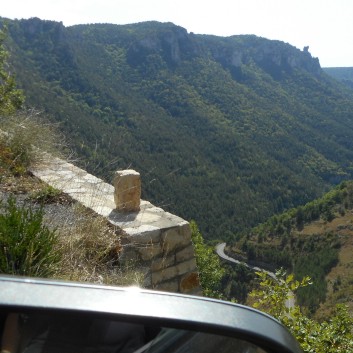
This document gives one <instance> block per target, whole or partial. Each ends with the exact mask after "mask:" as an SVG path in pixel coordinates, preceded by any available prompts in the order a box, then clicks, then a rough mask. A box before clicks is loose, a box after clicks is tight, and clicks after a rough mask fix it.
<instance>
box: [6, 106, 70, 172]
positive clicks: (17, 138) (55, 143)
mask: <svg viewBox="0 0 353 353" xmlns="http://www.w3.org/2000/svg"><path fill="white" fill-rule="evenodd" d="M66 147H67V146H66V143H65V139H64V138H63V136H62V135H61V134H60V133H59V131H58V129H57V127H56V126H55V125H54V124H53V123H49V122H48V120H47V119H46V118H45V117H44V116H43V114H41V113H40V112H38V111H35V110H33V109H31V110H22V111H18V112H16V113H14V114H12V115H5V116H0V170H1V171H2V173H4V174H5V172H6V171H7V172H8V171H10V172H11V174H13V175H23V174H25V173H26V172H27V171H28V170H29V169H30V168H31V167H34V166H35V165H36V164H38V163H41V162H43V161H45V158H46V155H47V154H48V153H49V154H50V155H51V156H53V157H54V156H64V155H65V154H66V152H65V149H66ZM66 155H67V154H66Z"/></svg>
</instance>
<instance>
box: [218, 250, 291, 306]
mask: <svg viewBox="0 0 353 353" xmlns="http://www.w3.org/2000/svg"><path fill="white" fill-rule="evenodd" d="M225 247H226V243H220V244H218V245H216V253H217V255H218V256H219V257H220V258H221V259H223V260H226V261H230V262H233V263H235V264H238V265H243V266H245V267H247V268H249V269H251V270H253V271H257V272H265V273H267V274H268V275H269V276H270V277H272V278H273V279H275V280H276V281H278V278H277V277H276V275H275V274H274V273H273V272H270V271H267V270H264V269H263V268H260V267H257V266H251V265H249V264H247V263H246V262H242V261H239V260H236V259H234V258H232V257H230V256H228V255H226V254H225V252H224V249H225ZM288 294H289V295H288V297H289V298H288V299H287V300H286V307H287V308H288V309H293V308H294V306H295V299H294V294H293V293H292V292H291V291H290V292H289V293H288Z"/></svg>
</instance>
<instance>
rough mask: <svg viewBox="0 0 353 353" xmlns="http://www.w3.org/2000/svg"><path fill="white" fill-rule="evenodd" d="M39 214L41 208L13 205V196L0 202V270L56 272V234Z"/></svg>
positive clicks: (39, 274) (40, 274)
mask: <svg viewBox="0 0 353 353" xmlns="http://www.w3.org/2000/svg"><path fill="white" fill-rule="evenodd" d="M43 216H44V214H43V209H37V210H35V209H33V208H31V207H26V206H17V205H16V201H15V199H14V198H13V197H10V198H9V199H8V201H7V203H6V204H2V203H0V273H7V274H12V275H25V276H34V277H49V276H52V275H53V274H54V273H55V272H56V271H57V269H58V265H59V263H60V261H61V256H60V255H61V254H60V253H59V251H58V248H57V245H58V235H57V234H56V232H55V231H54V230H50V229H49V228H48V227H47V226H45V225H44V224H43Z"/></svg>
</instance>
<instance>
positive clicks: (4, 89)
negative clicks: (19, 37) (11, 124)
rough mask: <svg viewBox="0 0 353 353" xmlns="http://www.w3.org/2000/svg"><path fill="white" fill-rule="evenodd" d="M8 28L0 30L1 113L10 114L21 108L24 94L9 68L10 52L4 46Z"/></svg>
mask: <svg viewBox="0 0 353 353" xmlns="http://www.w3.org/2000/svg"><path fill="white" fill-rule="evenodd" d="M5 38H6V28H3V29H2V30H0V115H9V114H12V113H14V112H15V111H16V110H18V109H19V108H21V106H22V104H23V99H24V98H23V94H22V92H21V90H19V89H16V82H15V78H14V76H13V75H12V74H11V73H10V72H9V70H8V63H7V58H8V52H7V51H6V49H5V47H4V41H5Z"/></svg>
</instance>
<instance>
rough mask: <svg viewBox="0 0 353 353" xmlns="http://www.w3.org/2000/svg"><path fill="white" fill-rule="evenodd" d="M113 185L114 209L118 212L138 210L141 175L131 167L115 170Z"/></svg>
mask: <svg viewBox="0 0 353 353" xmlns="http://www.w3.org/2000/svg"><path fill="white" fill-rule="evenodd" d="M113 186H114V188H115V191H114V201H115V205H116V209H117V210H118V211H120V212H137V211H139V210H140V199H141V177H140V173H138V172H136V171H135V170H132V169H126V170H118V171H116V172H115V176H114V180H113Z"/></svg>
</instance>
